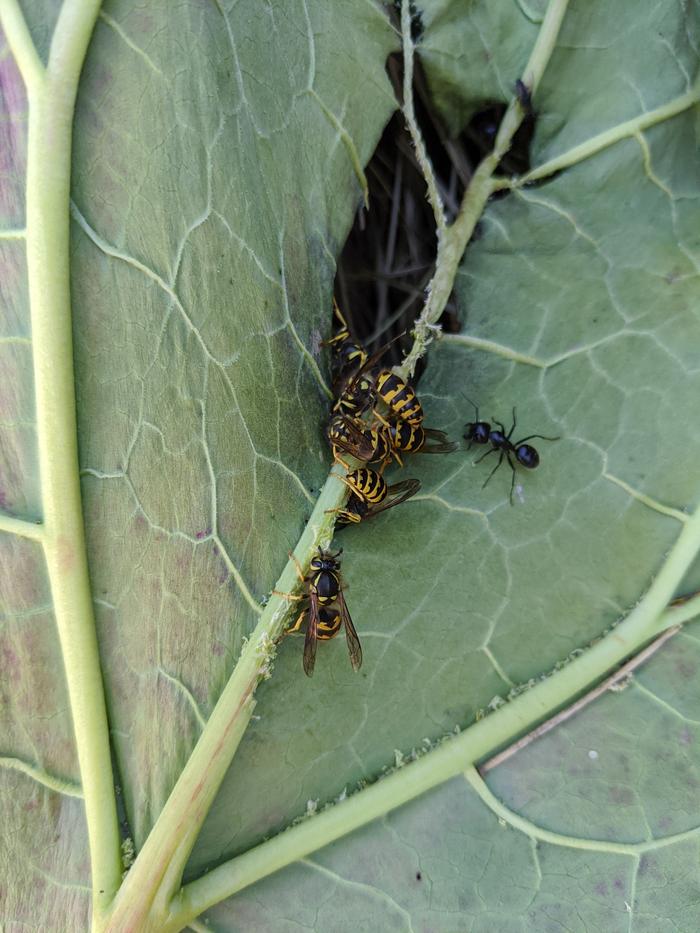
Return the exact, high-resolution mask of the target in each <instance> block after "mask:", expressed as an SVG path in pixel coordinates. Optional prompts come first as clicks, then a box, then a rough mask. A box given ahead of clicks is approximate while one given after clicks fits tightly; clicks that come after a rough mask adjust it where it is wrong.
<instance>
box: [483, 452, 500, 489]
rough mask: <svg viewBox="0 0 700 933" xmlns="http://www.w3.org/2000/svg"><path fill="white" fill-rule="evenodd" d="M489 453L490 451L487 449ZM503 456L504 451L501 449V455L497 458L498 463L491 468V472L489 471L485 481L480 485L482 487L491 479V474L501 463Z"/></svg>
mask: <svg viewBox="0 0 700 933" xmlns="http://www.w3.org/2000/svg"><path fill="white" fill-rule="evenodd" d="M494 449H495V448H494ZM489 453H490V451H489ZM504 457H505V451H503V450H502V451H501V456H500V457H499V458H498V463H497V464H496V466H495V467H494V468H493V470H491V472H490V473H489V475H488V476H487V477H486V482H485V483H483V485H482V487H481V488H482V489H483V488H484V486H486V484H487V483H488V481H489V480H490V479H491V477H492V476H493V474H494V473H495V472H496V470H497V469H498V468H499V466H500V465H501V464H502V463H503V458H504Z"/></svg>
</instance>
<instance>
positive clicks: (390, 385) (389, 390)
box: [375, 369, 423, 425]
mask: <svg viewBox="0 0 700 933" xmlns="http://www.w3.org/2000/svg"><path fill="white" fill-rule="evenodd" d="M375 391H376V393H377V395H378V396H379V398H380V399H381V400H382V401H383V402H384V404H385V405H386V406H387V407H388V408H390V409H391V411H392V412H393V414H395V415H396V416H397V417H398V418H401V419H402V420H403V421H407V422H408V423H409V424H414V425H419V424H420V423H421V421H422V420H423V409H422V407H421V403H420V402H419V401H418V399H417V398H416V393H415V392H414V391H413V389H412V388H411V387H410V386H409V385H406V383H405V382H402V381H401V380H400V379H399V377H398V376H397V375H396V374H395V373H392V372H391V371H390V370H388V369H383V370H382V371H381V372H380V373H379V375H378V376H377V381H376V384H375Z"/></svg>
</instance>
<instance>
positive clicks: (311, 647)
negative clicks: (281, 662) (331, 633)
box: [304, 592, 318, 677]
mask: <svg viewBox="0 0 700 933" xmlns="http://www.w3.org/2000/svg"><path fill="white" fill-rule="evenodd" d="M317 640H318V597H317V596H316V594H315V593H313V592H312V593H310V594H309V611H308V617H307V623H306V638H305V639H304V673H305V674H306V676H307V677H311V675H312V674H313V672H314V665H315V664H316V642H317Z"/></svg>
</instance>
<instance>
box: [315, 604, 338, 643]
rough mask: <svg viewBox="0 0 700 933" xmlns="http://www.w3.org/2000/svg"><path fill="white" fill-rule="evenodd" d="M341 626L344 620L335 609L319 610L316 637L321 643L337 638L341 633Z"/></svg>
mask: <svg viewBox="0 0 700 933" xmlns="http://www.w3.org/2000/svg"><path fill="white" fill-rule="evenodd" d="M341 625H342V619H341V618H340V613H339V612H338V610H337V609H336V608H335V607H333V606H332V607H330V608H326V607H324V608H322V609H319V611H318V626H317V630H316V631H317V635H316V637H317V638H319V639H320V640H321V641H328V640H329V639H330V638H335V636H336V635H337V634H338V632H339V631H340V626H341Z"/></svg>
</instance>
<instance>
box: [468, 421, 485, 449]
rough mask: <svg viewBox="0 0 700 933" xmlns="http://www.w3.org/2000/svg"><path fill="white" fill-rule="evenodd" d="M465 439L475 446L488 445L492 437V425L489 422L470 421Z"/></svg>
mask: <svg viewBox="0 0 700 933" xmlns="http://www.w3.org/2000/svg"><path fill="white" fill-rule="evenodd" d="M464 427H465V431H464V435H463V437H464V439H465V440H467V441H471V442H472V443H473V444H488V442H489V438H490V436H491V425H490V424H489V423H488V421H470V422H469V424H465V425H464Z"/></svg>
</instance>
